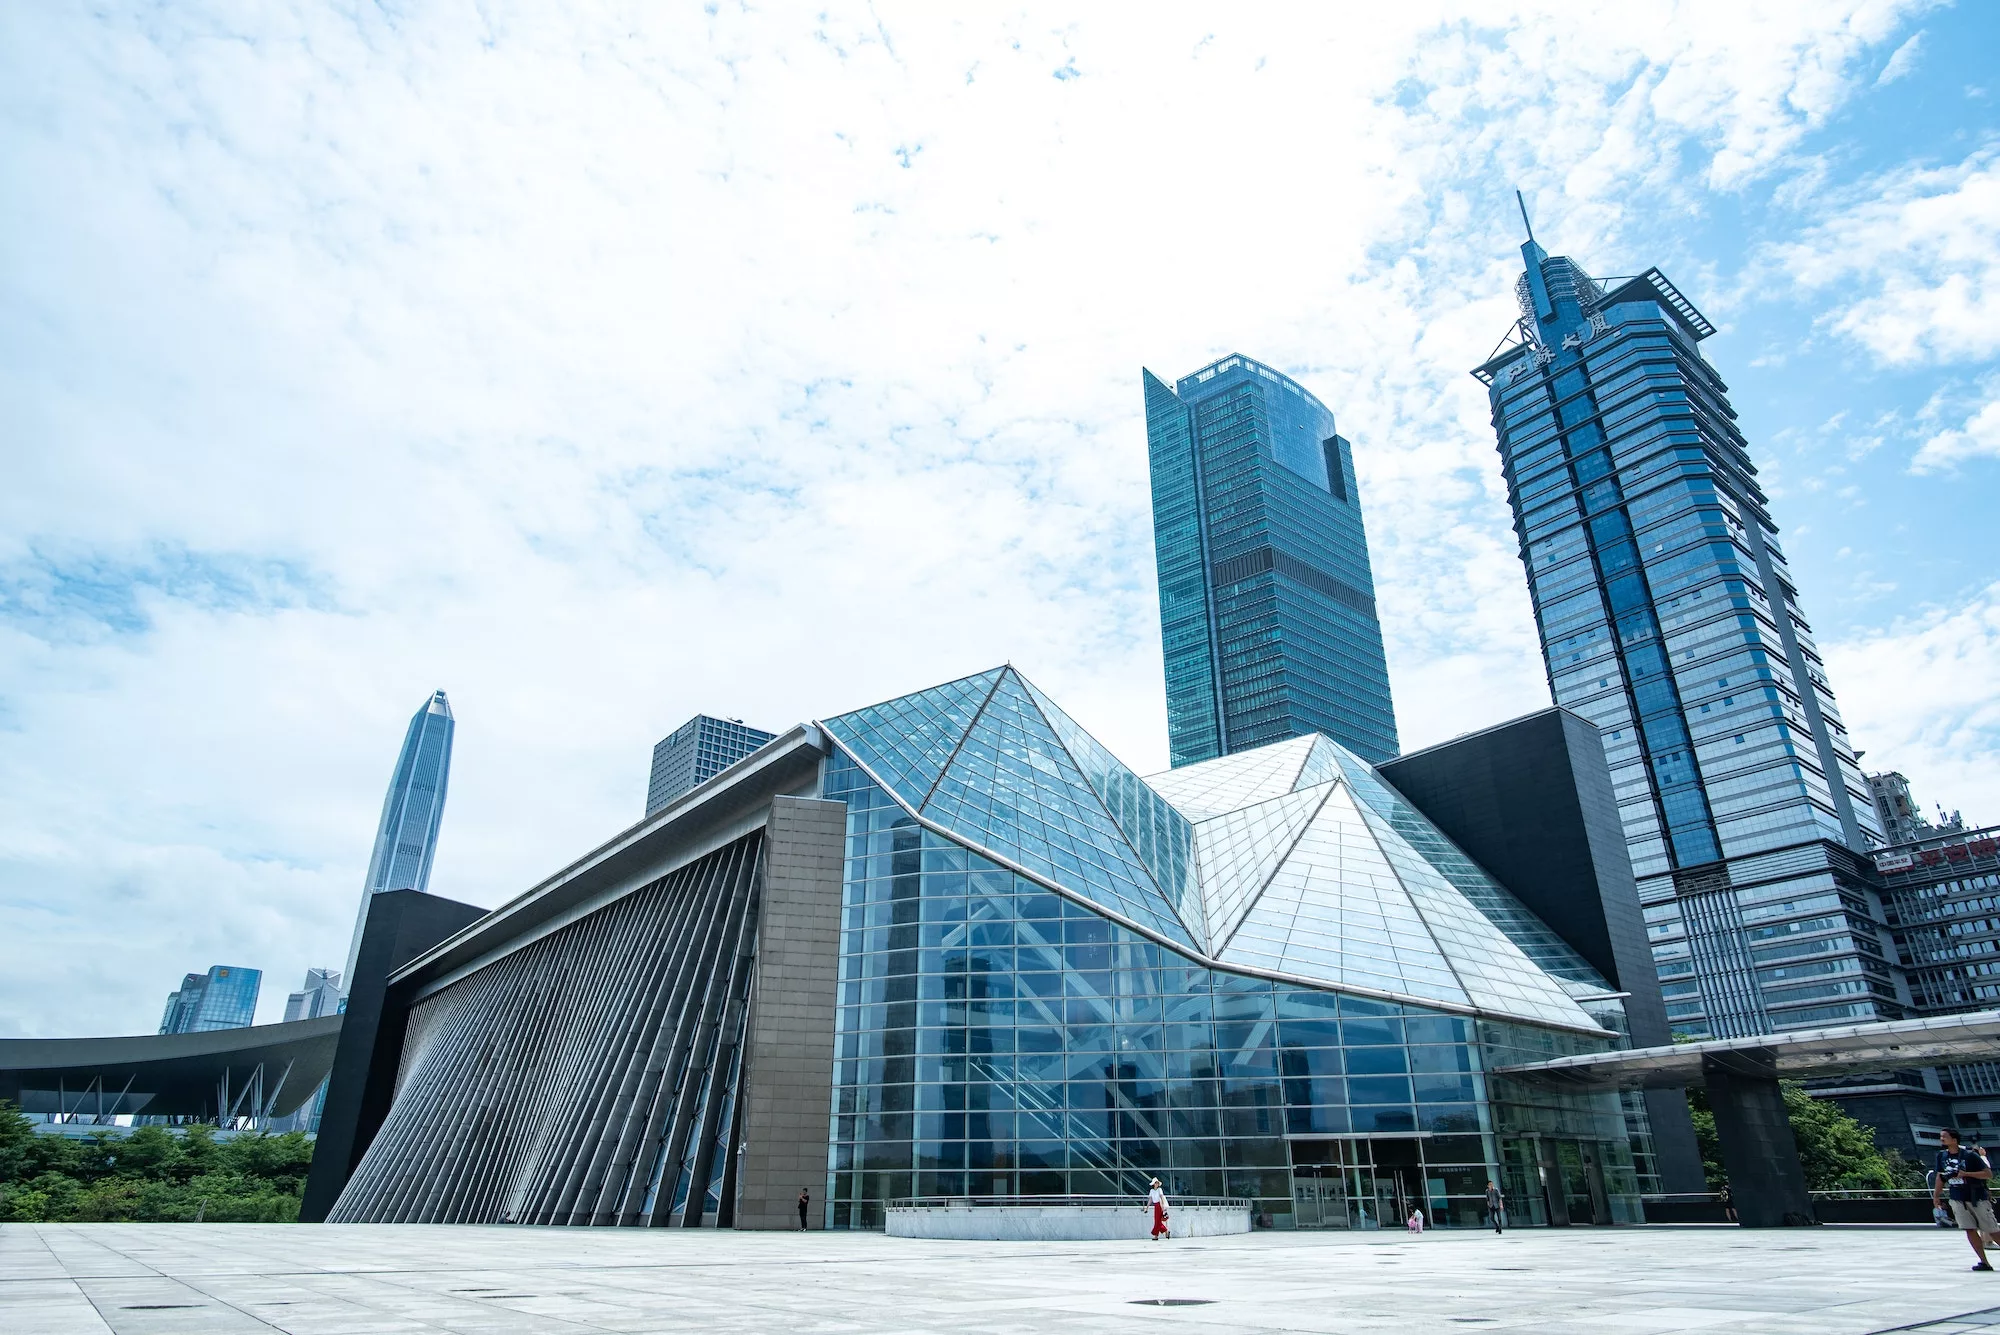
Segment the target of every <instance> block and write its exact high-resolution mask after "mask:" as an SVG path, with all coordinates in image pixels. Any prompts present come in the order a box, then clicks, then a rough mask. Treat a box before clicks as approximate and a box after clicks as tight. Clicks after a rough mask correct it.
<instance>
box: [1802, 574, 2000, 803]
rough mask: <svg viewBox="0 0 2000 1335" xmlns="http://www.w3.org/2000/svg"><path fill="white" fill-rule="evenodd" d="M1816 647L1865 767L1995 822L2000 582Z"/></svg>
mask: <svg viewBox="0 0 2000 1335" xmlns="http://www.w3.org/2000/svg"><path fill="white" fill-rule="evenodd" d="M1825 648H1826V661H1827V670H1828V673H1829V674H1830V676H1831V677H1832V680H1833V683H1834V686H1835V688H1836V689H1838V690H1839V692H1840V699H1841V705H1842V710H1843V713H1844V714H1845V716H1846V718H1847V721H1848V724H1849V726H1850V728H1851V729H1852V731H1853V733H1854V741H1855V745H1857V746H1859V747H1862V748H1863V749H1864V750H1866V751H1867V753H1868V755H1867V759H1866V761H1865V764H1866V765H1867V767H1868V768H1869V769H1870V770H1891V769H1893V770H1900V771H1902V772H1903V773H1904V774H1906V775H1908V776H1909V779H1910V783H1911V786H1912V787H1913V788H1914V789H1915V791H1916V793H1917V795H1918V796H1919V797H1920V798H1921V799H1922V800H1923V801H1924V803H1925V805H1926V806H1927V807H1929V806H1931V805H1935V804H1937V803H1942V804H1943V805H1944V806H1946V807H1947V808H1952V809H1959V810H1963V811H1964V812H1965V816H1966V819H1967V820H1968V821H1972V822H1978V823H1992V822H1994V821H2000V766H1996V765H1995V764H1994V756H1995V754H1996V752H2000V695H1996V694H1995V693H1994V690H1993V683H1994V682H1995V681H2000V584H1993V585H1989V586H1988V587H1986V588H1985V589H1982V590H1979V591H1978V592H1976V593H1975V594H1973V595H1972V596H1971V597H1970V598H1968V599H1966V600H1965V601H1964V602H1963V603H1961V604H1959V605H1957V606H1952V607H1942V608H1934V609H1931V610H1929V611H1926V612H1924V613H1922V614H1920V615H1917V616H1914V617H1912V618H1910V619H1908V620H1906V621H1901V622H1898V623H1897V624H1896V625H1894V626H1892V627H1891V628H1889V629H1888V630H1886V631H1883V632H1881V633H1879V634H1875V635H1869V636H1864V637H1862V638H1860V639H1856V640H1849V641H1846V642H1844V643H1839V644H1832V645H1828V646H1826V647H1825Z"/></svg>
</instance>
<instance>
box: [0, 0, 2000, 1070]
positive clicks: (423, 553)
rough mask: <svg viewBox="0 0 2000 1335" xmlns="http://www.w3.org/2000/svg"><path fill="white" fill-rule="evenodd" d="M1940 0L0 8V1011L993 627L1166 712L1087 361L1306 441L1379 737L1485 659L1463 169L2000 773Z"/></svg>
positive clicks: (1526, 672) (876, 692)
mask: <svg viewBox="0 0 2000 1335" xmlns="http://www.w3.org/2000/svg"><path fill="white" fill-rule="evenodd" d="M1995 71H2000V8H1994V7H1992V6H1988V5H1983V4H1967V5H1963V6H1959V7H1950V6H1943V5H1935V4H1926V3H1894V2H1891V0H1859V2H1856V0H1826V2H1825V3H1797V4H1769V5H1764V4H1734V5H1727V6H1724V5H1716V4H1707V3H1692V4H1687V5H1672V4H1643V3H1615V4H1587V3H1576V2H1575V0H1564V2H1563V3H1553V4H1547V5H1543V4H1508V3H1481V4H1479V5H1477V6H1454V5H1442V4H1435V3H1427V2H1426V0H1411V2H1410V3H1404V4H1400V5H1396V6H1391V7H1389V8H1387V9H1373V8H1370V9H1365V10H1363V9H1355V8H1349V7H1344V6H1288V7H1277V6H1249V5H1245V6H1222V7H1218V6H1214V5H1199V6H1176V5H1166V4H1152V5H1147V6H1145V7H1144V9H1143V10H1125V11H1120V10H1118V9H1116V8H1114V7H1109V6H1106V7H1095V8H1092V7H1086V8H1084V9H1082V10H1079V9H1078V8H1077V7H1075V6H1063V5H1057V6H1050V7H1047V8H1034V7H1025V8H1024V7H1013V6H1009V7H998V6H991V7H989V6H983V5H969V6H955V7H951V8H950V9H949V10H940V9H939V8H938V7H936V6H931V5H924V4H892V3H881V4H876V5H873V6H859V7H856V6H843V5H826V6H819V7H789V6H783V5H779V6H771V7H755V8H744V7H740V6H733V5H727V4H721V3H715V4H710V5H708V6H706V7H705V8H701V9H696V8H693V7H689V6H677V7H661V6H644V5H634V6H631V7H629V8H620V7H597V6H592V5H588V4H578V5H571V6H561V7H551V6H519V5H515V4H512V3H508V2H507V0H492V2H489V3H481V4H476V5H475V4H465V3H435V4H427V3H419V4H397V3H381V4H371V5H344V4H339V5H326V6H293V7H286V6H282V5H273V6H250V5H236V4H225V3H199V2H198V0H189V2H188V3H180V4H174V5H169V6H155V5H131V4H126V3H122V2H121V0H106V3H102V4H98V5H93V6H88V7H84V6H37V5H9V6H0V1036H6V1035H26V1036H53V1035H77V1034H97V1033H137V1032H150V1031H152V1030H153V1029H154V1028H155V1027H157V1024H158V1017H159V1014H160V1010H161V1008H162V1006H163V1004H164V1001H165V998H166V995H167V993H168V992H169V991H171V990H172V989H173V988H174V987H175V986H177V985H178V981H179V979H180V977H181V975H182V974H183V973H185V972H188V971H200V970H204V969H206V968H207V967H208V966H209V965H211V964H217V963H220V964H231V965H239V966H246V967H253V968H262V969H263V970H265V979H264V991H263V999H262V1002H261V1005H260V1008H259V1019H260V1021H271V1020H275V1019H277V1018H280V1016H281V1014H282V1010H283V1006H284V998H285V993H286V992H287V991H288V990H290V989H292V988H296V987H298V986H299V985H300V982H301V980H302V978H303V974H304V971H305V969H306V968H307V967H308V966H313V965H325V964H333V965H335V966H337V965H338V964H339V962H340V959H341V957H342V956H343V955H344V953H345V949H346V945H347V941H348V934H349V931H350V930H351V927H352V923H353V921H354V914H355V910H356V907H357V904H358V901H359V894H360V887H361V883H362V878H363V874H364V872H365V870H366V866H367V860H368V853H369V847H370V843H371V841H372V839H373V835H374V829H375V823H376V820H377V817H378V815H379V813H380V808H381V802H382V795H383V790H384V788H385V786H386V784H387V781H388V778H389V772H390V769H391V767H392V765H393V763H394V761H395V757H396V750H397V747H398V745H399V744H400V742H401V739H402V734H403V730H404V728H405V726H406V724H407V721H408V719H409V716H410V714H411V713H412V712H413V711H414V710H416V709H417V708H418V707H420V706H421V705H422V704H423V703H424V701H425V700H426V698H427V697H428V695H429V694H430V692H431V691H432V690H434V689H437V688H440V687H441V688H443V689H445V690H446V691H448V692H449V694H450V698H451V703H452V708H453V712H454V713H455V715H456V717H457V720H458V727H457V741H456V752H455V756H454V760H453V770H452V781H451V792H450V800H449V804H448V807H447V809H446V812H445V816H444V825H443V833H442V837H441V841H440V847H439V853H438V857H437V863H436V867H435V871H434V874H433V877H432V881H431V887H430V888H431V889H432V891H433V892H435V893H438V894H443V895H447V896H450V897H452V898H455V899H461V900H464V901H467V902H470V903H474V904H480V905H493V904H497V903H499V902H501V901H502V900H504V899H507V898H510V897H511V896H513V895H515V894H518V893H520V892H521V891H523V890H525V889H527V888H528V887H529V886H531V885H533V884H534V883H535V882H537V881H538V880H540V879H541V878H542V877H544V876H545V875H547V874H548V873H550V872H552V871H553V870H555V869H557V868H559V867H561V866H563V865H565V864H567V863H568V862H570V861H571V860H573V859H574V858H575V857H576V856H578V855H579V854H580V853H582V852H583V851H585V850H587V849H589V848H591V847H594V846H596V845H597V844H599V843H601V842H602V841H603V840H605V839H606V838H608V837H610V836H611V835H613V834H615V833H616V832H617V831H619V830H621V829H623V828H624V827H626V826H627V825H629V824H631V823H632V822H633V821H635V820H636V819H637V818H638V817H639V816H640V814H641V813H642V811H643V808H644V801H645V791H646V778H647V766H648V763H649V757H650V751H651V747H652V744H653V742H654V741H656V740H657V739H658V738H659V737H661V736H663V735H664V734H665V733H667V732H668V731H670V730H671V729H672V728H673V727H674V726H676V725H677V724H679V723H680V722H682V721H683V720H685V719H686V718H687V717H688V716H689V715H691V714H694V713H696V712H709V713H716V714H722V715H726V716H732V717H741V718H744V719H746V720H748V721H750V722H752V723H755V724H758V725H761V726H764V727H769V728H773V729H778V728H783V727H785V726H788V725H789V724H791V723H794V722H797V721H800V720H804V719H810V718H815V717H825V716H830V715H832V714H836V713H839V712H842V711H844V710H847V709H851V708H854V707H857V706H860V705H863V704H868V703H872V702H874V701H877V700H881V699H884V698H887V697H890V696H894V695H898V694H901V693H903V692H906V691H909V690H914V689H918V688H922V687H924V686H928V685H931V684H934V683H936V682H939V681H943V680H946V679H949V678H952V677H956V676H959V675H962V674H965V673H968V672H972V671H977V670H980V669H983V668H986V667H990V666H992V665H994V664H997V663H1000V662H1003V661H1011V662H1013V663H1014V664H1015V665H1016V666H1018V667H1019V668H1020V669H1021V670H1022V671H1023V672H1025V673H1026V674H1027V675H1028V676H1029V677H1030V678H1031V679H1032V680H1034V681H1035V682H1036V683H1037V684H1038V685H1040V686H1042V687H1043V688H1044V689H1046V690H1048V691H1049V692H1050V693H1051V694H1052V695H1053V696H1054V697H1055V698H1056V699H1057V700H1058V701H1060V702H1061V703H1062V704H1063V705H1064V707H1065V709H1067V710H1068V711H1069V712H1070V713H1072V714H1073V715H1074V716H1075V717H1076V718H1077V719H1078V720H1079V721H1080V722H1082V723H1083V724H1084V725H1085V726H1086V727H1088V728H1090V729H1091V730H1092V731H1093V732H1094V733H1095V734H1096V735H1097V736H1098V737H1099V738H1100V739H1102V740H1103V741H1104V742H1105V743H1106V744H1107V745H1109V746H1110V747H1111V748H1112V749H1113V750H1114V751H1116V752H1117V753H1119V754H1120V755H1121V756H1123V757H1124V758H1125V759H1126V760H1127V761H1128V762H1129V763H1131V764H1132V765H1133V766H1134V768H1136V769H1138V770H1139V771H1141V772H1148V771H1151V770H1154V769H1157V768H1160V767H1163V766H1164V764H1165V757H1166V736H1165V714H1164V708H1165V707H1164V688H1163V684H1162V673H1161V663H1160V647H1159V642H1158V632H1159V623H1158V612H1157V604H1156V601H1155V599H1156V589H1155V584H1154V575H1153V554H1152V536H1151V523H1150V512H1149V508H1148V506H1149V500H1148V490H1147V476H1146V453H1145V428H1144V419H1143V414H1142V404H1141V392H1140V379H1139V376H1140V370H1141V368H1142V367H1146V368H1150V369H1152V370H1153V371H1154V372H1156V373H1157V374H1159V375H1161V376H1163V377H1165V378H1168V379H1172V378H1173V377H1175V376H1178V375H1181V374H1185V373H1187V372H1188V371H1191V370H1193V369H1195V368H1196V367H1198V366H1201V365H1203V364H1205V363H1206V362H1208V361H1210V360H1212V359H1213V358H1215V357H1217V356H1220V355H1222V354H1225V353H1228V352H1232V351H1240V352H1243V353H1246V354H1249V355H1251V356H1254V357H1257V358H1259V359H1261V360H1264V361H1266V362H1268V363H1270V364H1272V365H1275V366H1277V367H1280V368H1282V369H1284V370H1285V371H1287V372H1289V373H1290V374H1292V375H1293V376H1295V377H1296V378H1297V379H1298V380H1299V381H1301V382H1302V383H1303V384H1305V385H1306V386H1307V387H1308V388H1310V389H1311V390H1313V391H1314V393H1315V394H1317V395H1318V396H1319V397H1320V398H1321V399H1322V400H1324V401H1325V402H1326V403H1327V404H1328V405H1329V406H1330V407H1331V408H1332V409H1333V411H1334V413H1335V414H1336V417H1337V419H1338V421H1339V424H1340V429H1341V432H1342V434H1343V435H1345V436H1347V437H1348V438H1350V439H1351V440H1352V441H1353V442H1354V458H1355V465H1356V471H1357V473H1358V476H1359V482H1360V489H1361V500H1362V504H1363V508H1364V513H1365V516H1366V522H1367V525H1368V531H1369V537H1370V543H1371V547H1372V551H1373V557H1374V565H1375V579H1376V587H1377V594H1378V601H1379V605H1380V607H1381V611H1382V620H1383V625H1384V631H1385V635H1386V638H1387V642H1388V656H1389V669H1390V675H1391V679H1392V683H1393V687H1394V692H1395V703H1396V709H1397V714H1398V720H1399V724H1400V731H1401V735H1402V739H1403V743H1404V746H1405V747H1406V748H1415V747H1418V746H1422V745H1425V744H1428V743H1431V742H1436V741H1442V740H1445V739H1447V738H1450V737H1452V736H1454V735H1456V734H1458V733H1460V732H1464V731H1467V730H1470V729H1473V728H1477V727H1481V726H1484V725H1487V724H1490V723H1493V722H1497V721H1499V720H1501V719H1504V718H1508V717H1512V716H1514V715H1517V714H1520V713H1523V712H1526V711H1529V710H1532V709H1536V708H1539V707H1542V706H1545V705H1546V704H1547V703H1548V688H1547V684H1546V680H1545V677H1544V675H1543V671H1542V666H1541V660H1540V656H1539V653H1538V651H1537V646H1536V641H1535V630H1534V622H1533V616H1532V611H1531V609H1530V606H1529V602H1528V596H1527V590H1526V586H1525V583H1524V579H1523V575H1522V570H1521V565H1520V561H1519V555H1518V550H1517V547H1516V544H1515V539H1514V535H1513V531H1512V528H1511V523H1510V517H1509V513H1508V509H1507V503H1506V493H1505V489H1504V485H1503V483H1502V480H1501V477H1500V473H1499V468H1498V460H1497V455H1496V453H1495V448H1494V440H1493V434H1492V429H1491V425H1490V423H1489V421H1488V418H1487V410H1486V404H1485V398H1484V394H1483V392H1482V390H1481V388H1480V386H1479V385H1478V383H1477V382H1476V381H1474V380H1473V379H1472V377H1471V376H1470V375H1469V374H1467V372H1468V371H1469V370H1470V368H1472V367H1473V366H1476V365H1478V364H1479V363H1480V362H1481V361H1483V360H1484V359H1485V357H1486V356H1487V354H1488V353H1489V352H1490V351H1491V349H1492V348H1493V346H1494V344H1495V343H1497V342H1498V341H1499V340H1500V338H1501V337H1502V336H1503V335H1504V334H1505V333H1506V332H1507V330H1508V327H1509V325H1510V323H1511V322H1512V320H1513V318H1514V306H1513V297H1512V286H1513V281H1514V278H1515V275H1516V274H1517V273H1518V271H1519V263H1520V260H1519V251H1518V247H1519V244H1520V241H1521V239H1522V238H1521V220H1520V215H1519V212H1518V210H1517V209H1516V207H1515V201H1514V193H1513V192H1514V191H1515V190H1516V189H1519V190H1520V191H1521V192H1522V194H1523V195H1524V197H1525V198H1526V200H1527V203H1528V207H1529V209H1530V211H1531V213H1532V216H1533V220H1534V226H1535V230H1536V235H1537V236H1538V238H1539V239H1540V240H1541V241H1542V242H1543V243H1544V244H1545V245H1546V246H1547V247H1548V248H1549V249H1550V250H1551V251H1552V252H1555V253H1563V254H1569V255H1572V256H1574V257H1575V258H1576V260H1577V261H1578V262H1579V263H1580V264H1581V265H1582V266H1583V267H1584V268H1585V269H1586V270H1588V271H1590V272H1591V273H1594V274H1598V275H1604V276H1609V275H1620V274H1632V273H1638V272H1641V271H1643V270H1644V269H1646V268H1647V267H1649V266H1651V265H1655V264H1657V265H1658V266H1659V267H1660V268H1661V269H1662V270H1664V271H1665V272H1666V273H1667V274H1668V275H1670V276H1671V278H1672V279H1673V281H1674V282H1675V283H1676V284H1677V285H1678V286H1679V287H1680V288H1681V289H1682V290H1683V291H1685V292H1686V293H1687V294H1688V295H1689V296H1690V297H1691V298H1692V299H1693V300H1694V301H1695V302H1696V304H1697V305H1699V306H1700V307H1701V309H1702V310H1703V311H1704V313H1706V314H1707V315H1708V316H1709V318H1710V319H1711V320H1713V321H1714V322H1715V323H1716V324H1717V325H1718V326H1719V332H1718V333H1717V334H1716V335H1715V336H1714V337H1713V338H1711V339H1709V340H1708V342H1707V343H1706V344H1705V345H1704V350H1705V352H1706V354H1707V356H1708V357H1709V359H1710V360H1711V361H1712V362H1713V363H1714V364H1715V366H1716V367H1717V368H1718V369H1719V371H1720V372H1721V374H1722V376H1723V378H1724V379H1725V380H1726V381H1727V382H1728V383H1729V385H1730V387H1731V391H1732V398H1733V401H1734V404H1735V407H1736V410H1737V411H1738V413H1739V414H1740V417H1741V424H1742V426H1743V429H1744V430H1745V432H1746V434H1747V435H1748V437H1749V440H1750V442H1751V447H1752V450H1753V452H1754V457H1755V458H1756V460H1757V463H1758V465H1759V467H1760V469H1761V474H1762V479H1763V482H1764V485H1765V486H1766V488H1767V490H1768V491H1769V493H1770V497H1771V505H1772V509H1773V513H1774V515H1775V516H1776V519H1777V521H1778V524H1779V526H1780V541H1781V543H1782V545H1783V546H1784V549H1785V551H1786V552H1787V554H1788V555H1789V557H1790V560H1791V563H1792V568H1793V572H1794V574H1795V575H1796V576H1797V578H1798V581H1799V585H1800V589H1801V601H1802V604H1803V607H1804V611H1805V613H1806V615H1807V617H1808V618H1810V619H1811V622H1812V627H1813V633H1814V635H1815V637H1816V638H1817V640H1818V642H1819V644H1820V646H1821V648H1822V650H1823V652H1824V654H1825V657H1826V661H1827V664H1828V668H1829V673H1830V676H1831V679H1832V682H1833V686H1834V689H1835V692H1836V694H1837V696H1838V699H1839V701H1840V704H1841V708H1842V712H1843V714H1844V715H1845V718H1846V721H1847V723H1848V726H1849V728H1850V730H1851V732H1852V734H1853V736H1854V739H1855V742H1856V745H1858V746H1860V747H1862V748H1864V749H1865V750H1866V753H1867V757H1866V760H1865V762H1864V763H1865V765H1866V767H1867V768H1870V769H1898V770H1901V771H1902V772H1904V773H1905V774H1907V775H1908V776H1909V778H1910V780H1911V783H1912V785H1913V786H1914V788H1915V790H1916V794H1917V796H1918V798H1919V799H1920V800H1921V801H1923V802H1924V803H1926V804H1935V803H1943V804H1944V805H1945V806H1947V807H1956V808H1961V809H1963V810H1964V812H1965V815H1966V817H1967V818H1968V820H1972V821H1976V822H1982V823H1989V822H2000V766H1996V761H1997V760H2000V694H1996V691H1995V689H1994V685H1993V683H1994V682H1995V680H1996V677H2000V544H1996V543H1995V541H1994V538H1993V528H1994V525H1993V518H1992V515H1993V497H1994V494H1995V487H1996V483H2000V114H1997V113H1996V99H2000V74H1996V73H1995Z"/></svg>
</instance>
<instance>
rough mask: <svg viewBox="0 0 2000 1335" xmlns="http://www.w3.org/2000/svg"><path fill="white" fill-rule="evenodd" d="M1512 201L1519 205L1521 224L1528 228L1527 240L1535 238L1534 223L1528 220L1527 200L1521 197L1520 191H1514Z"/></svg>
mask: <svg viewBox="0 0 2000 1335" xmlns="http://www.w3.org/2000/svg"><path fill="white" fill-rule="evenodd" d="M1514 202H1515V203H1516V204H1519V205H1520V206H1521V225H1522V226H1523V227H1526V228H1527V229H1528V240H1530V241H1533V240H1534V239H1535V225H1534V224H1533V223H1531V222H1529V221H1528V201H1527V200H1525V199H1523V198H1521V192H1520V191H1518V190H1516V191H1515V192H1514Z"/></svg>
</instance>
